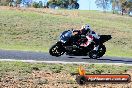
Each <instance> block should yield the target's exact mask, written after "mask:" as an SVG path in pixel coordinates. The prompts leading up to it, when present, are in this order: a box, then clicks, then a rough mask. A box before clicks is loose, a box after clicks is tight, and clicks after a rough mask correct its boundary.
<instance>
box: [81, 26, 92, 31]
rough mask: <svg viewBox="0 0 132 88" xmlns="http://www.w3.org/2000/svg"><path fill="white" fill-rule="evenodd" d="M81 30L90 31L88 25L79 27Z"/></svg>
mask: <svg viewBox="0 0 132 88" xmlns="http://www.w3.org/2000/svg"><path fill="white" fill-rule="evenodd" d="M81 30H86V31H90V30H91V28H90V25H88V24H85V25H83V26H82V27H81Z"/></svg>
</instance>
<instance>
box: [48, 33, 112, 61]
mask: <svg viewBox="0 0 132 88" xmlns="http://www.w3.org/2000/svg"><path fill="white" fill-rule="evenodd" d="M99 36H100V38H99V41H100V45H99V48H98V50H97V52H94V51H93V49H94V46H95V42H91V43H90V44H89V45H88V46H87V47H83V46H79V45H80V43H82V42H86V41H87V40H86V38H85V37H82V36H81V35H75V36H73V35H72V30H67V31H64V32H62V33H61V35H60V38H59V40H58V42H56V43H55V44H54V45H53V46H51V48H50V49H49V53H50V55H52V56H56V57H58V56H61V55H63V54H66V55H70V56H71V55H72V56H89V57H90V58H93V59H96V58H100V57H102V56H103V55H104V54H105V52H106V47H105V45H104V43H105V42H106V41H108V40H110V39H111V38H112V37H111V35H99Z"/></svg>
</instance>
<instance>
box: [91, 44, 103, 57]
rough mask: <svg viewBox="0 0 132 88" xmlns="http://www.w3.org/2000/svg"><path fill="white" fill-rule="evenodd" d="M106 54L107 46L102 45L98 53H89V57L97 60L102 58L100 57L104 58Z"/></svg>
mask: <svg viewBox="0 0 132 88" xmlns="http://www.w3.org/2000/svg"><path fill="white" fill-rule="evenodd" d="M105 52H106V47H105V45H103V44H102V45H100V46H99V49H98V51H96V52H95V51H93V50H92V51H90V52H89V57H90V58H92V59H97V58H100V57H102V56H103V55H104V54H105Z"/></svg>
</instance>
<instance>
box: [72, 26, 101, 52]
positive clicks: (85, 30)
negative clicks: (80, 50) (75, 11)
mask: <svg viewBox="0 0 132 88" xmlns="http://www.w3.org/2000/svg"><path fill="white" fill-rule="evenodd" d="M73 35H81V36H85V37H86V39H87V41H86V42H84V43H82V44H80V46H83V47H87V46H88V45H89V44H90V43H91V42H92V41H94V42H95V46H94V49H93V50H94V51H97V50H98V48H99V44H100V43H99V38H100V37H99V36H98V35H97V34H96V33H95V32H94V31H93V30H92V29H91V27H90V25H88V24H86V25H83V26H82V27H81V29H79V30H73Z"/></svg>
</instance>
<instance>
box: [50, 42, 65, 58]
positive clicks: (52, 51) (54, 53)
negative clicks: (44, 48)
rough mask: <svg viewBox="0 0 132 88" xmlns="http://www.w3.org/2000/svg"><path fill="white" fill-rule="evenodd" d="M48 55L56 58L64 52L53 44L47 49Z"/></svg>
mask: <svg viewBox="0 0 132 88" xmlns="http://www.w3.org/2000/svg"><path fill="white" fill-rule="evenodd" d="M49 53H50V55H52V56H56V57H58V56H61V55H63V54H64V53H65V52H64V49H63V48H62V47H61V46H60V45H58V44H55V45H53V46H52V47H51V48H50V49H49Z"/></svg>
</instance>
